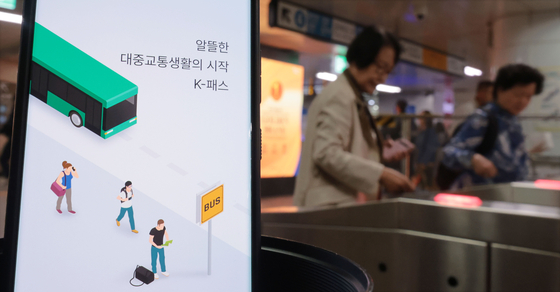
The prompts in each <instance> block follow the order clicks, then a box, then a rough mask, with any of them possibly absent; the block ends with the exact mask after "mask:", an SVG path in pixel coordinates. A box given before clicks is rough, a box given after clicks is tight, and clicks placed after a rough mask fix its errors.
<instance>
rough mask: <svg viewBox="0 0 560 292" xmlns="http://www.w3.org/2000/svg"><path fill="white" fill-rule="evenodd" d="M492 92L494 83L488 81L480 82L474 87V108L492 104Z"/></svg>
mask: <svg viewBox="0 0 560 292" xmlns="http://www.w3.org/2000/svg"><path fill="white" fill-rule="evenodd" d="M493 90H494V83H493V82H492V81H489V80H482V81H480V82H478V85H477V86H476V95H475V96H474V100H475V101H476V106H477V108H478V107H483V106H485V105H486V104H488V103H490V102H492V99H493V98H492V91H493Z"/></svg>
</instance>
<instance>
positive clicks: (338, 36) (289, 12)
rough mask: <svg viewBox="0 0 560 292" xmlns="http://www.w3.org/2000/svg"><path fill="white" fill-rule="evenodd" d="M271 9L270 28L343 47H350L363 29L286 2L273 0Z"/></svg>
mask: <svg viewBox="0 0 560 292" xmlns="http://www.w3.org/2000/svg"><path fill="white" fill-rule="evenodd" d="M269 9H270V11H269V22H270V23H269V24H270V26H273V27H274V26H277V27H281V28H285V29H289V30H293V31H297V32H300V33H303V34H306V35H309V36H311V37H314V38H317V39H321V40H325V41H329V42H333V43H338V44H342V45H349V44H350V42H352V40H353V39H354V38H355V37H356V35H357V34H358V33H360V32H361V31H362V29H363V27H362V26H360V25H357V24H354V23H352V22H349V21H346V20H343V19H340V18H336V17H333V16H330V15H326V14H323V13H320V12H317V11H314V10H311V9H307V8H304V7H301V6H299V5H295V4H292V3H288V2H285V1H277V0H272V1H271V2H270V6H269Z"/></svg>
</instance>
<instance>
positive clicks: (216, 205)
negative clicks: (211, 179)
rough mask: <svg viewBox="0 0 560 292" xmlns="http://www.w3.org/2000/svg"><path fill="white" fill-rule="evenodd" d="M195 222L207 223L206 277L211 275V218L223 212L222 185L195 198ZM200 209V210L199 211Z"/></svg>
mask: <svg viewBox="0 0 560 292" xmlns="http://www.w3.org/2000/svg"><path fill="white" fill-rule="evenodd" d="M197 201H198V202H199V204H197V205H198V207H197V213H198V214H200V217H199V216H197V217H198V218H197V221H198V222H200V224H204V223H206V222H208V275H211V274H212V220H211V219H212V218H214V217H216V215H218V214H220V213H222V212H223V211H224V185H220V186H218V187H214V188H212V189H211V190H210V191H208V192H205V193H203V194H202V195H199V196H198V197H197ZM199 208H200V209H199Z"/></svg>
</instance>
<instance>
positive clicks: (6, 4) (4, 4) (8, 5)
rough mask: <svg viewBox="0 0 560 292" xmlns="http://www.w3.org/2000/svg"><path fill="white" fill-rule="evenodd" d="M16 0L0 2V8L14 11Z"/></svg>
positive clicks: (1, 0)
mask: <svg viewBox="0 0 560 292" xmlns="http://www.w3.org/2000/svg"><path fill="white" fill-rule="evenodd" d="M16 3H17V0H0V8H6V9H10V10H14V9H16Z"/></svg>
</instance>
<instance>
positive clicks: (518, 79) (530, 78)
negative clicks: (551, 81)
mask: <svg viewBox="0 0 560 292" xmlns="http://www.w3.org/2000/svg"><path fill="white" fill-rule="evenodd" d="M531 83H535V84H536V89H535V94H539V93H541V92H542V89H543V83H544V76H543V75H542V74H541V73H540V72H539V71H538V70H537V69H535V68H532V67H529V66H527V65H525V64H511V65H506V66H504V67H502V68H500V70H499V71H498V76H497V77H496V81H494V91H493V92H492V97H493V98H494V100H497V98H498V90H502V91H504V90H508V89H511V88H512V87H514V86H516V85H528V84H531Z"/></svg>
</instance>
